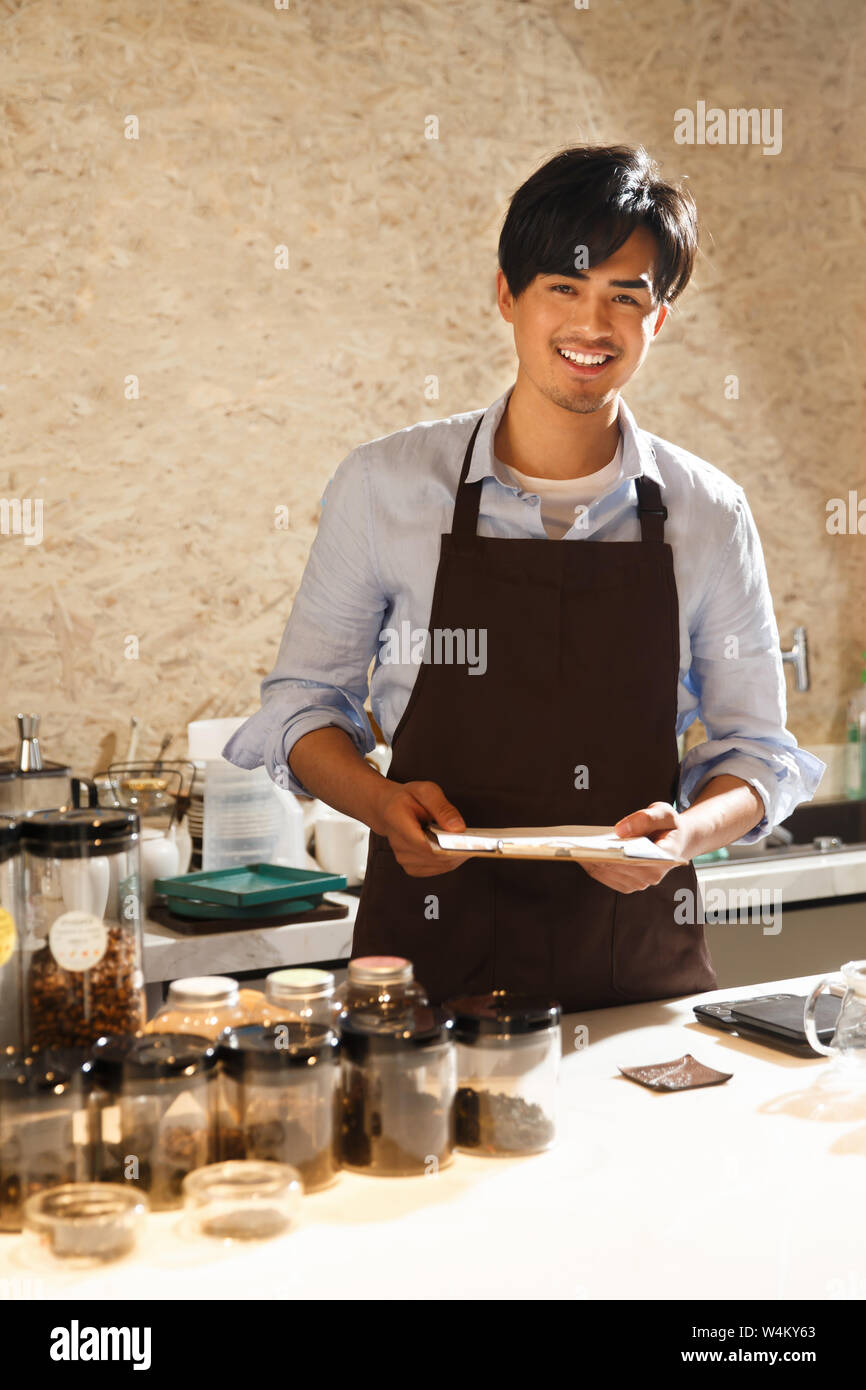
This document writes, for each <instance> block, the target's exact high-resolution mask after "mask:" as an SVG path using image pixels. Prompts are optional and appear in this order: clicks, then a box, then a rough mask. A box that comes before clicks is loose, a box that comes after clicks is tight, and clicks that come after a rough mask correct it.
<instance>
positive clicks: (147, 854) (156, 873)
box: [140, 828, 180, 911]
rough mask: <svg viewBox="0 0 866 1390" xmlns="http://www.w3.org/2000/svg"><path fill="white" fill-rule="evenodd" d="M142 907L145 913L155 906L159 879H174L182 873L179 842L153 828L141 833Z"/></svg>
mask: <svg viewBox="0 0 866 1390" xmlns="http://www.w3.org/2000/svg"><path fill="white" fill-rule="evenodd" d="M140 845H141V905H142V907H143V908H144V910H145V911H147V909H148V908H149V907H151V906H152V904H153V899H154V896H155V894H154V891H153V884H154V880H155V879H157V878H174V876H175V875H176V874H178V873H179V872H180V852H179V849H178V843H177V840H176V839H174V838H169V837H168V836H166V835H165V834H164V833H163V832H162V831H161V830H156V829H153V828H149V829H145V830H142V832H141V842H140Z"/></svg>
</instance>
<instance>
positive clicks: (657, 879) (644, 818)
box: [580, 801, 692, 893]
mask: <svg viewBox="0 0 866 1390" xmlns="http://www.w3.org/2000/svg"><path fill="white" fill-rule="evenodd" d="M684 815H685V812H679V811H675V810H674V808H673V806H672V805H671V804H670V802H669V801H653V802H651V803H650V805H649V806H647V807H645V809H644V810H642V811H634V812H633V813H632V814H631V815H630V816H623V818H622V820H618V821H617V823H616V825H615V826H614V827H613V828H614V830H615V831H616V833H617V835H620V836H621V837H622V839H624V840H631V839H633V838H634V837H635V836H636V835H646V836H647V837H648V838H649V839H650V840H652V841H654V843H655V844H657V845H658V846H659V848H660V849H666V850H667V851H668V852H669V853H670V854H675V855H676V857H677V859H691V857H692V853H691V848H690V843H689V841H690V836H689V832H688V829H687V826H686V825H684V824H683V816H684ZM580 867H581V868H582V869H585V871H586V872H587V873H588V874H589V876H590V878H597V879H598V881H599V883H606V884H607V886H608V888H615V889H616V891H617V892H618V893H639V892H640V891H641V889H643V888H650V887H651V886H652V885H653V884H655V883H661V881H662V879H663V878H664V876H665V874H668V873H670V871H671V869H675V868H677V867H678V866H677V865H676V864H665V863H663V862H662V861H661V860H659V861H658V862H657V863H653V864H630V863H629V862H628V860H624V861H623V862H622V863H614V862H613V861H611V862H610V863H605V864H602V863H598V864H587V863H582V864H581V866H580Z"/></svg>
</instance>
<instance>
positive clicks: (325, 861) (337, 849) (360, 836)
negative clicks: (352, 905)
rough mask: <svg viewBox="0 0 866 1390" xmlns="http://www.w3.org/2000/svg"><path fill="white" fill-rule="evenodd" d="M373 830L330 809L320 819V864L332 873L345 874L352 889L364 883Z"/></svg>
mask: <svg viewBox="0 0 866 1390" xmlns="http://www.w3.org/2000/svg"><path fill="white" fill-rule="evenodd" d="M369 842H370V827H369V826H368V825H365V824H364V822H363V821H360V820H353V819H352V817H351V816H344V815H341V813H340V812H339V811H332V810H326V811H325V813H324V814H322V815H320V816H319V817H318V818H317V820H316V848H315V857H316V862H317V863H318V864H320V865H321V867H322V868H323V869H325V870H326V871H327V872H328V873H329V874H342V875H343V877H344V878H345V880H346V883H347V885H348V886H350V887H351V886H353V885H355V884H358V883H363V881H364V870H365V868H366V866H367V846H368V844H369Z"/></svg>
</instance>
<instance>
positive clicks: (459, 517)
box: [451, 415, 484, 536]
mask: <svg viewBox="0 0 866 1390" xmlns="http://www.w3.org/2000/svg"><path fill="white" fill-rule="evenodd" d="M483 419H484V416H483V415H482V416H481V418H480V419H479V421H478V423H477V425H476V426H475V429H474V430H473V431H472V434H471V436H470V439H469V443H468V444H467V445H466V453H465V454H464V456H463V467H462V468H461V470H460V482H459V484H458V487H457V500H456V502H455V503H454V520H453V521H452V523H451V534H452V535H454V536H474V535H475V534H476V533H477V531H478V507H479V504H480V502H481V484H482V481H483V479H481V478H477V479H476V480H475V482H474V483H467V481H466V475H467V473H468V472H469V465H470V463H471V462H472V450H473V448H474V447H475V438H476V436H477V434H478V431H479V430H480V429H481V421H482V420H483Z"/></svg>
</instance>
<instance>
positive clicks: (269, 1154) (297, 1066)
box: [219, 1022, 340, 1192]
mask: <svg viewBox="0 0 866 1390" xmlns="http://www.w3.org/2000/svg"><path fill="white" fill-rule="evenodd" d="M339 1055H340V1041H339V1038H338V1037H337V1034H336V1033H335V1032H334V1030H333V1029H332V1028H329V1027H328V1026H327V1025H326V1024H322V1023H299V1022H280V1023H274V1024H269V1025H265V1026H262V1025H258V1024H256V1025H253V1026H251V1027H248V1028H236V1029H233V1030H232V1032H230V1033H229V1034H227V1035H226V1037H224V1038H223V1039H222V1040H221V1042H220V1044H219V1060H220V1072H221V1076H220V1100H219V1152H220V1158H221V1159H223V1160H230V1159H241V1158H246V1159H258V1160H262V1161H265V1162H271V1163H287V1164H289V1165H290V1166H291V1167H293V1168H297V1170H298V1172H299V1173H300V1175H301V1177H302V1179H303V1182H304V1191H305V1192H317V1191H319V1189H320V1188H323V1187H329V1186H330V1185H331V1183H332V1182H334V1181H335V1179H336V1177H337V1174H338V1172H339V1169H340V1158H339V1082H340V1069H339V1066H338V1061H339Z"/></svg>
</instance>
